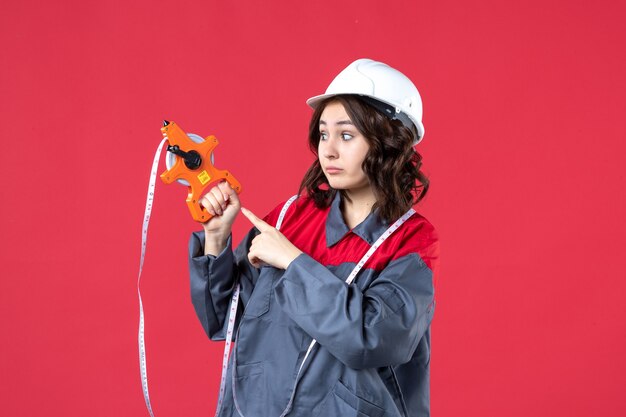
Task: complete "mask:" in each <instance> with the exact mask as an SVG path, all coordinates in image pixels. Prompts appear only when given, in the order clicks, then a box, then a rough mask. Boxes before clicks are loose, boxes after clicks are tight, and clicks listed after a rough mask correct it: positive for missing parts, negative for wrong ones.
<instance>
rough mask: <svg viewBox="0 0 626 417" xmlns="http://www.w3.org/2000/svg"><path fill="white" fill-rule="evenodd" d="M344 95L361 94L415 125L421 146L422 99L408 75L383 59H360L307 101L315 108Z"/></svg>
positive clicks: (384, 109)
mask: <svg viewBox="0 0 626 417" xmlns="http://www.w3.org/2000/svg"><path fill="white" fill-rule="evenodd" d="M340 94H358V95H360V96H363V97H369V98H371V99H374V100H366V101H367V102H368V103H369V104H371V105H373V106H374V107H376V108H377V109H378V110H380V111H382V112H383V113H384V114H386V115H387V116H389V117H390V118H391V119H399V120H401V121H402V123H404V125H405V126H407V127H409V128H411V127H412V126H415V128H416V130H417V136H418V137H417V138H416V140H415V142H414V143H413V145H417V144H418V143H419V142H420V141H421V140H422V138H423V137H424V125H422V111H423V110H422V98H421V97H420V93H419V91H417V88H416V87H415V85H414V84H413V83H412V82H411V80H409V79H408V78H407V77H406V75H404V74H402V73H401V72H400V71H398V70H396V69H393V68H391V67H390V66H389V65H387V64H383V63H382V62H378V61H373V60H371V59H357V60H356V61H354V62H353V63H352V64H350V65H348V66H347V67H346V68H345V69H344V70H343V71H341V72H340V73H339V75H337V76H336V77H335V79H334V80H333V82H331V83H330V85H329V86H328V88H327V89H326V93H325V94H322V95H319V96H315V97H311V98H310V99H308V100H307V101H306V103H307V104H308V105H309V106H311V107H312V108H314V109H315V108H316V107H317V105H318V104H319V103H320V102H321V101H322V100H324V99H326V98H329V97H333V96H336V95H340Z"/></svg>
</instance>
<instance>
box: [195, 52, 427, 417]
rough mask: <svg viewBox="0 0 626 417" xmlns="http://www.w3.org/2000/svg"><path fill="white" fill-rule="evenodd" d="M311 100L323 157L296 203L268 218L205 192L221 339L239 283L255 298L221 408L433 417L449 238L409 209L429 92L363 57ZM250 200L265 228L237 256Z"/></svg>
mask: <svg viewBox="0 0 626 417" xmlns="http://www.w3.org/2000/svg"><path fill="white" fill-rule="evenodd" d="M308 103H309V105H311V107H313V108H314V109H315V112H314V114H313V117H312V119H311V124H310V130H309V145H310V147H311V149H312V150H313V152H314V153H315V154H316V155H317V157H318V158H317V160H316V161H315V162H314V163H313V165H312V166H311V167H310V168H309V170H308V172H307V173H306V175H305V178H304V179H303V181H302V184H301V186H300V191H299V193H298V194H299V197H298V199H297V200H296V201H295V202H294V203H293V204H291V205H289V206H288V208H287V209H286V212H284V213H283V215H281V214H280V212H281V210H282V211H284V210H283V207H284V206H283V205H282V204H281V205H279V206H277V207H276V209H274V210H273V211H272V212H270V213H269V214H268V215H267V216H266V217H265V218H264V220H261V219H259V218H258V217H256V216H255V215H254V214H253V213H251V212H250V211H248V210H246V209H244V208H242V207H241V205H240V201H239V198H238V196H237V194H236V193H235V192H234V191H233V190H232V189H231V188H230V186H229V185H228V183H226V182H224V183H221V184H219V185H218V186H216V187H214V188H213V189H212V190H211V191H210V192H209V193H207V194H206V195H205V196H204V197H203V200H202V204H203V205H204V207H206V208H207V210H208V211H209V212H210V213H211V214H213V215H214V217H212V218H211V219H210V220H209V221H208V222H207V223H205V224H204V231H203V232H197V233H194V234H193V236H192V238H191V240H190V262H189V264H190V272H191V291H192V300H193V304H194V308H195V310H196V313H197V315H198V317H199V319H200V321H201V323H202V325H203V327H204V329H205V331H206V332H207V334H208V335H209V337H210V338H211V339H213V340H224V338H225V337H226V335H227V334H228V330H227V322H228V315H229V310H230V311H232V308H230V309H229V302H230V300H231V295H232V294H233V291H234V290H235V288H236V285H237V284H239V287H238V288H240V292H241V300H240V303H241V305H242V307H244V310H243V313H241V309H240V310H239V313H238V314H237V319H236V322H235V321H234V322H235V328H236V329H237V330H236V331H237V339H236V344H235V347H234V349H233V353H232V355H231V359H232V360H231V362H230V363H229V365H228V370H227V372H226V382H227V383H226V384H225V386H223V387H222V390H221V392H223V395H220V404H219V405H218V415H219V416H228V417H230V416H237V415H242V416H246V417H278V416H281V415H290V416H324V417H326V416H383V415H384V416H389V417H395V416H427V415H429V406H430V404H429V362H430V322H431V320H432V316H433V311H434V290H433V271H434V270H435V269H436V263H437V260H438V240H437V236H436V233H435V231H434V229H433V227H432V226H431V224H430V223H429V222H428V221H427V220H426V219H425V218H423V217H422V216H420V215H419V214H417V213H414V212H413V211H412V209H411V206H412V205H413V204H415V203H416V202H417V201H419V200H420V199H421V198H423V197H424V195H425V193H426V191H427V190H428V180H427V179H426V177H425V176H424V175H423V174H422V173H421V171H420V170H419V168H420V166H421V156H420V155H419V154H418V153H417V152H415V150H414V149H413V145H415V144H416V143H418V142H419V141H420V140H421V139H422V137H423V134H424V128H423V126H422V123H421V115H422V107H421V99H420V97H419V93H418V92H417V89H416V88H415V86H414V85H413V83H411V81H410V80H409V79H408V78H406V77H405V76H404V75H403V74H401V73H400V72H398V71H396V70H394V69H393V68H390V67H388V66H387V65H385V64H382V63H380V62H376V61H372V60H368V59H361V60H357V61H355V62H353V63H352V64H350V65H349V66H348V67H347V68H346V69H345V70H344V71H342V72H341V73H340V74H339V75H338V76H337V77H336V78H335V80H334V81H333V82H332V83H331V84H330V86H329V87H328V89H327V91H326V93H325V94H323V95H321V96H317V97H313V98H312V99H309V101H308ZM240 210H241V211H242V212H243V214H244V215H245V216H246V217H247V218H248V219H249V220H250V221H251V222H252V224H253V225H254V226H255V228H253V229H252V230H251V231H250V232H249V233H248V234H247V236H246V237H245V238H244V239H243V241H242V242H241V243H240V244H239V246H238V247H237V249H236V250H235V251H234V252H233V251H232V249H231V237H230V236H231V228H232V224H233V222H234V220H235V217H236V216H237V214H238V212H239V211H240ZM279 218H280V220H279ZM277 222H278V223H280V230H277V228H276V227H275V226H276V225H277ZM394 222H395V223H394ZM392 224H393V226H392V228H391V229H389V228H390V225H392ZM395 228H397V229H395ZM381 236H382V237H381ZM383 239H384V240H383ZM381 240H382V242H381ZM372 248H373V249H372ZM372 250H373V253H372ZM368 251H370V252H369V253H370V257H369V258H367V259H363V258H362V257H363V255H364V254H366V252H368ZM363 262H365V263H363ZM355 265H359V266H361V267H362V269H360V270H359V269H358V268H357V269H356V270H354V268H355ZM351 271H352V272H353V273H352V276H354V274H357V275H356V278H355V279H354V280H352V279H353V278H352V277H351V278H350V279H348V282H346V281H345V280H346V277H348V276H349V275H351ZM313 340H315V341H316V343H314V344H312V341H313ZM222 397H223V398H222Z"/></svg>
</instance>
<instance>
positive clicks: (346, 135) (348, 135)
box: [341, 133, 352, 140]
mask: <svg viewBox="0 0 626 417" xmlns="http://www.w3.org/2000/svg"><path fill="white" fill-rule="evenodd" d="M341 138H342V139H343V140H350V139H352V135H351V134H349V133H342V134H341Z"/></svg>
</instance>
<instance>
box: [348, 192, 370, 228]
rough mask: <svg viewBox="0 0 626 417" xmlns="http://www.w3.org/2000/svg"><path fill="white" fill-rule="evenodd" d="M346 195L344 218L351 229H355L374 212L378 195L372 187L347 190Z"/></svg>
mask: <svg viewBox="0 0 626 417" xmlns="http://www.w3.org/2000/svg"><path fill="white" fill-rule="evenodd" d="M344 192H345V196H346V197H347V198H344V199H343V204H342V208H341V213H342V214H343V219H344V221H345V222H346V225H347V226H348V227H349V228H350V229H354V228H355V227H356V226H357V225H359V224H360V223H361V222H362V221H363V220H365V218H366V217H367V216H368V215H369V214H370V213H371V212H372V207H373V206H374V204H375V203H376V196H374V191H373V190H372V188H371V187H369V186H368V187H367V188H362V189H359V190H345V191H344Z"/></svg>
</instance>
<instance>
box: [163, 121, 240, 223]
mask: <svg viewBox="0 0 626 417" xmlns="http://www.w3.org/2000/svg"><path fill="white" fill-rule="evenodd" d="M161 133H162V134H163V137H164V138H165V139H166V140H167V143H168V146H167V151H168V152H169V153H172V154H173V155H176V157H175V161H174V162H173V163H172V165H171V166H168V167H167V170H166V171H165V172H163V173H162V174H161V179H162V180H163V182H164V183H166V184H171V183H172V182H174V181H179V182H181V183H183V184H185V185H187V186H188V187H189V193H188V195H187V200H186V201H187V206H188V207H189V211H190V212H191V217H193V219H194V220H195V221H197V222H200V223H205V222H207V221H208V220H209V219H210V218H211V217H213V216H212V215H211V214H210V213H209V212H208V211H207V210H206V209H205V208H204V207H203V206H202V205H200V198H201V197H202V192H203V191H204V189H206V188H207V187H208V186H209V185H210V184H212V183H215V182H216V181H218V180H222V179H224V180H226V181H228V183H229V184H230V186H231V187H232V188H233V189H234V190H235V191H236V192H237V193H240V192H241V184H240V183H239V181H237V179H235V177H233V176H232V174H231V173H230V172H228V171H226V170H219V169H217V168H215V167H214V166H213V149H215V147H216V146H217V145H218V144H219V142H218V140H217V138H216V137H215V136H213V135H211V136H207V137H206V138H205V139H204V140H202V138H200V137H199V136H197V135H187V134H186V133H185V132H184V131H183V129H181V128H180V126H178V125H177V124H176V123H174V122H168V121H167V120H164V121H163V127H162V128H161ZM192 139H196V140H198V141H195V140H192ZM168 156H169V155H168ZM167 161H168V160H166V162H167ZM169 161H171V159H169ZM168 165H169V164H168Z"/></svg>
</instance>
